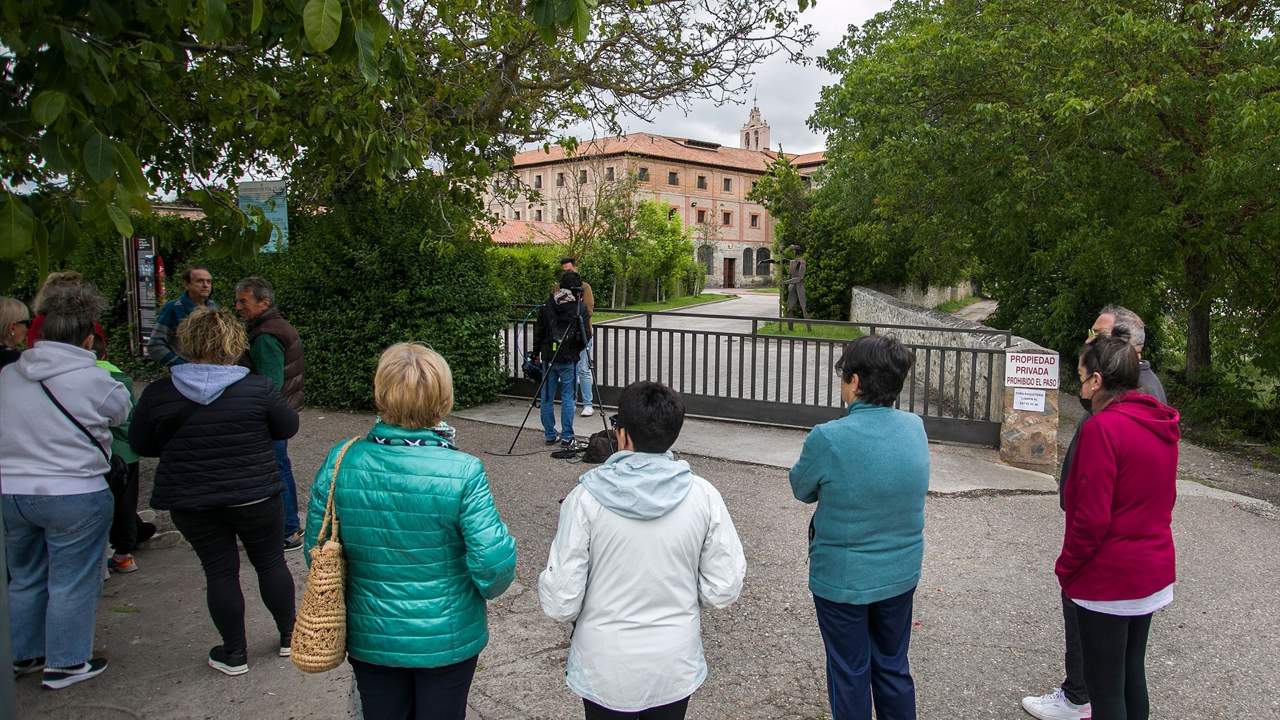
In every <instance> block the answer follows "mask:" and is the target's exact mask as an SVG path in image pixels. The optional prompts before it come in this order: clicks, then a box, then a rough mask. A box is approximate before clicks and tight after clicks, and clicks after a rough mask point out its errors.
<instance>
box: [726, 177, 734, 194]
mask: <svg viewBox="0 0 1280 720" xmlns="http://www.w3.org/2000/svg"><path fill="white" fill-rule="evenodd" d="M724 191H725V192H732V191H733V180H730V179H729V178H725V179H724Z"/></svg>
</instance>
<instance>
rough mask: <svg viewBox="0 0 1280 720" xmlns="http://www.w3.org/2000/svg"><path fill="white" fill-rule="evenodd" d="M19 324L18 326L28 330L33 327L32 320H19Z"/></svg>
mask: <svg viewBox="0 0 1280 720" xmlns="http://www.w3.org/2000/svg"><path fill="white" fill-rule="evenodd" d="M17 324H18V325H21V326H23V327H26V328H30V327H31V321H30V320H19V321H18V323H17Z"/></svg>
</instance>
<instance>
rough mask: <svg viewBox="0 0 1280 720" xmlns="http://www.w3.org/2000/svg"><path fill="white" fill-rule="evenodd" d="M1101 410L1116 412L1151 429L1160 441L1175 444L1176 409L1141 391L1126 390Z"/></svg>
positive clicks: (1177, 431) (1176, 435)
mask: <svg viewBox="0 0 1280 720" xmlns="http://www.w3.org/2000/svg"><path fill="white" fill-rule="evenodd" d="M1103 412H1117V413H1120V414H1122V415H1124V416H1126V417H1128V418H1131V419H1132V420H1134V421H1135V422H1137V423H1138V424H1139V425H1142V426H1143V427H1145V428H1147V429H1148V430H1150V431H1151V434H1152V435H1154V436H1155V437H1156V438H1157V439H1159V440H1160V441H1162V442H1166V443H1172V444H1175V445H1176V444H1177V442H1178V438H1179V437H1181V435H1182V433H1181V431H1180V430H1179V429H1178V420H1179V419H1180V418H1179V415H1178V411H1177V410H1174V409H1173V408H1171V407H1169V406H1168V405H1165V404H1164V403H1162V402H1160V401H1159V400H1157V399H1155V398H1153V397H1151V396H1150V395H1147V394H1146V393H1143V392H1127V393H1125V394H1124V395H1121V396H1120V397H1118V398H1116V399H1115V400H1112V401H1111V402H1110V403H1108V404H1107V407H1106V408H1105V409H1104V410H1103Z"/></svg>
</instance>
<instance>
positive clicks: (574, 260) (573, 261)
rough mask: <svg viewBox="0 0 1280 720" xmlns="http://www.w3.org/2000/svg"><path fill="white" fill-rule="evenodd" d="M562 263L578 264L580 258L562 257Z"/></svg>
mask: <svg viewBox="0 0 1280 720" xmlns="http://www.w3.org/2000/svg"><path fill="white" fill-rule="evenodd" d="M560 264H561V265H570V264H573V265H577V264H578V258H571V257H566V258H560Z"/></svg>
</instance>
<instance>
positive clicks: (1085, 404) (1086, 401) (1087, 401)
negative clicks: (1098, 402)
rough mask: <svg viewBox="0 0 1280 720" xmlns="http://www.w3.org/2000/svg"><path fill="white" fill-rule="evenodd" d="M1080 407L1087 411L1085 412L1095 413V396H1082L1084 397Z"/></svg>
mask: <svg viewBox="0 0 1280 720" xmlns="http://www.w3.org/2000/svg"><path fill="white" fill-rule="evenodd" d="M1080 407H1082V408H1084V411H1085V412H1087V413H1090V414H1092V413H1093V398H1087V397H1082V398H1080Z"/></svg>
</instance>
